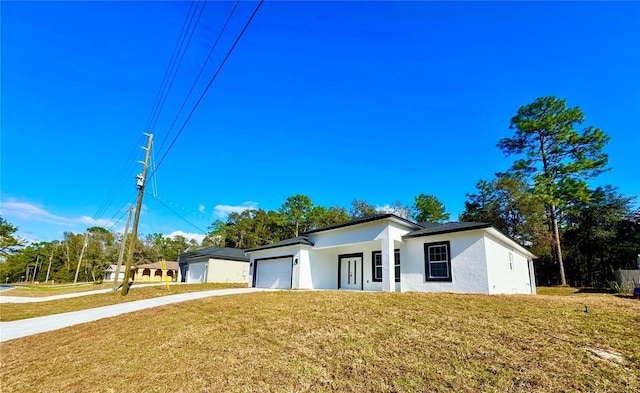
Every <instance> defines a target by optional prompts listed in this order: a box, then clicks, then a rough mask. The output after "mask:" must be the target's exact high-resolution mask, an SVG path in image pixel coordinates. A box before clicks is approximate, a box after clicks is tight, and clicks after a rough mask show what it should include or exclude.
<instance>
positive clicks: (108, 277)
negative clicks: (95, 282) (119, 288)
mask: <svg viewBox="0 0 640 393" xmlns="http://www.w3.org/2000/svg"><path fill="white" fill-rule="evenodd" d="M117 268H118V265H109V267H108V268H106V269H104V270H103V273H104V276H103V279H102V280H103V281H113V280H114V279H115V277H116V269H117ZM124 269H125V266H124V264H123V265H121V266H120V272H119V274H118V281H122V280H124Z"/></svg>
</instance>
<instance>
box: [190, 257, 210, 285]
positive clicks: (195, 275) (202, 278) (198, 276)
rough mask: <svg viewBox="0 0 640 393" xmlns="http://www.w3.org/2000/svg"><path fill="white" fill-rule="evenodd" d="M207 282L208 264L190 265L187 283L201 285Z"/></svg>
mask: <svg viewBox="0 0 640 393" xmlns="http://www.w3.org/2000/svg"><path fill="white" fill-rule="evenodd" d="M204 282H207V263H206V262H199V263H190V264H189V270H188V271H187V283H188V284H199V283H204Z"/></svg>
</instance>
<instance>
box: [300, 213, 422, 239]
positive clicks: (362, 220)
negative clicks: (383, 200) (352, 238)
mask: <svg viewBox="0 0 640 393" xmlns="http://www.w3.org/2000/svg"><path fill="white" fill-rule="evenodd" d="M387 218H391V219H394V220H396V221H400V222H402V223H404V224H407V225H409V226H412V227H415V228H420V227H421V225H420V224H416V223H415V222H411V221H409V220H407V219H404V218H402V217H399V216H396V215H395V214H391V213H384V214H376V215H375V216H371V217H365V218H357V219H355V220H350V221H346V222H343V223H342V224H336V225H330V226H328V227H324V228H318V229H312V230H310V231H306V232H303V233H302V235H303V236H304V235H307V234H311V233H318V232H324V231H329V230H332V229H338V228H344V227H349V226H352V225H358V224H364V223H367V222H372V221H378V220H384V219H387Z"/></svg>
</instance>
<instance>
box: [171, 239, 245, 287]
mask: <svg viewBox="0 0 640 393" xmlns="http://www.w3.org/2000/svg"><path fill="white" fill-rule="evenodd" d="M178 263H179V265H180V273H181V275H182V282H186V283H205V282H223V283H246V282H247V279H248V277H249V258H248V257H247V256H245V254H244V250H240V249H237V248H230V247H223V248H219V247H207V248H202V249H200V250H195V251H190V252H187V253H184V254H180V255H179V256H178Z"/></svg>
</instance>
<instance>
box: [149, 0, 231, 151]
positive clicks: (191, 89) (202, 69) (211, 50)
mask: <svg viewBox="0 0 640 393" xmlns="http://www.w3.org/2000/svg"><path fill="white" fill-rule="evenodd" d="M237 7H238V1H236V2H235V3H234V4H233V7H232V8H231V11H230V12H229V16H227V20H226V21H225V23H224V25H223V26H222V29H220V32H219V33H218V37H217V38H216V40H215V42H214V43H213V45H212V46H211V49H210V50H209V53H208V54H207V58H206V60H205V62H204V63H203V64H202V67H200V71H199V72H198V75H197V76H196V78H195V79H194V81H193V84H192V85H191V88H190V89H189V92H188V93H187V96H186V97H185V99H184V101H182V105H181V106H180V109H179V110H178V113H176V116H175V117H174V118H173V122H172V123H171V126H170V127H169V131H168V132H167V134H166V135H165V137H164V139H163V140H162V143H161V144H160V148H159V149H158V151H162V148H163V147H164V144H165V142H166V141H167V138H168V137H169V135H170V134H171V131H173V127H174V126H175V124H176V122H177V121H178V117H180V115H181V114H182V110H183V109H184V106H185V105H186V104H187V101H188V100H189V98H191V93H193V89H194V88H195V87H196V85H197V84H198V81H199V80H200V76H202V73H203V72H204V70H205V68H206V66H207V64H209V60H210V59H211V55H212V54H213V52H214V50H215V49H216V47H217V46H218V42H219V41H220V38H222V35H223V34H224V32H225V30H226V29H227V26H228V25H229V22H230V21H231V17H232V16H233V13H234V12H235V10H236V8H237Z"/></svg>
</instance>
